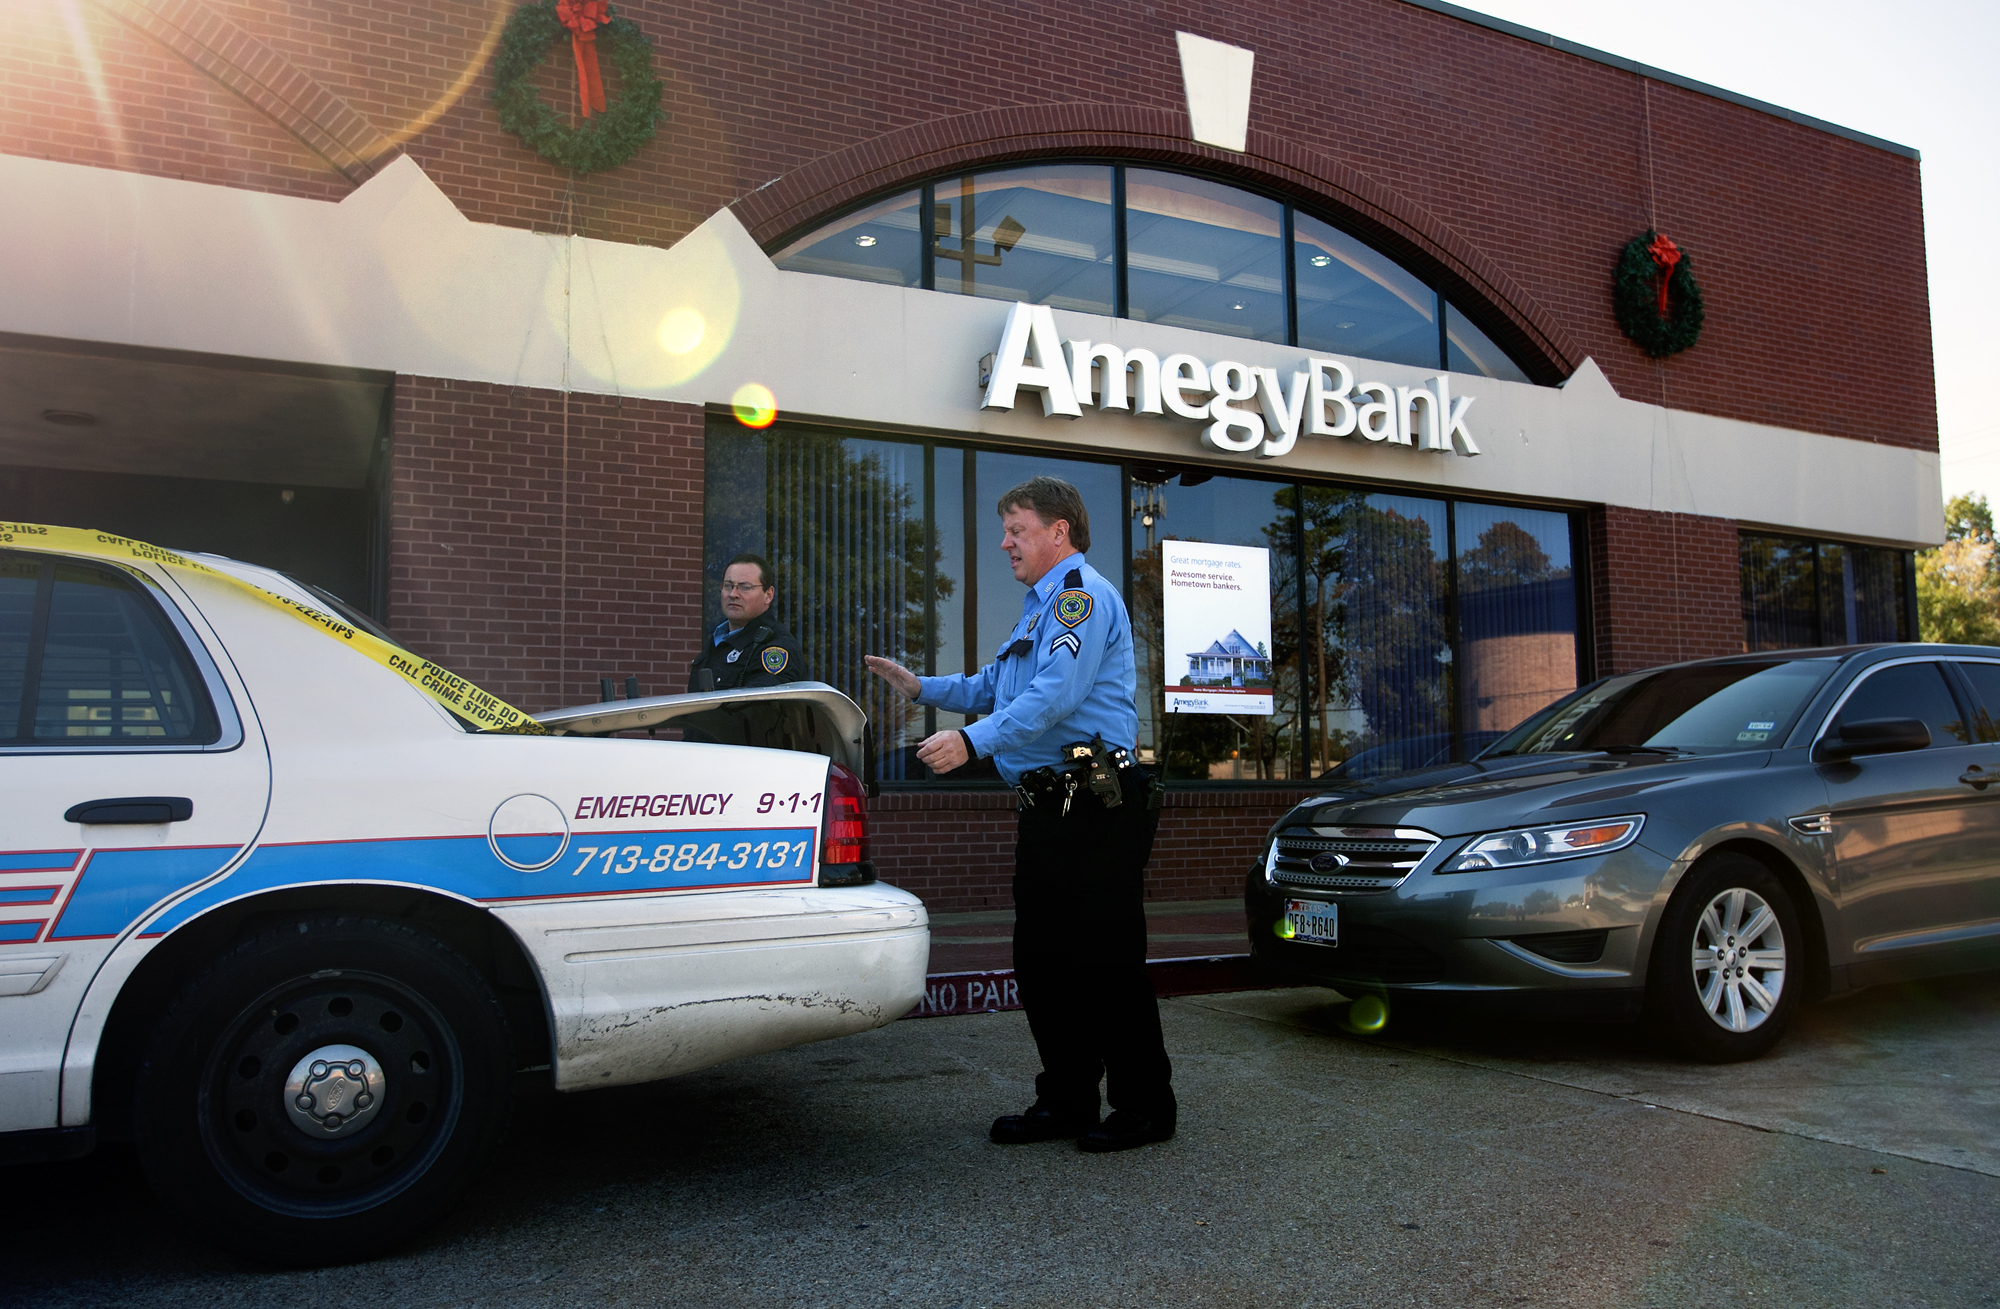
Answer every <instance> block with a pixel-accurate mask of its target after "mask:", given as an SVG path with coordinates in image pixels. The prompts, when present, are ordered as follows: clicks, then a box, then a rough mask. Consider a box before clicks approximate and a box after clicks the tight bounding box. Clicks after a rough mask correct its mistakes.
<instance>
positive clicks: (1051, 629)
mask: <svg viewBox="0 0 2000 1309" xmlns="http://www.w3.org/2000/svg"><path fill="white" fill-rule="evenodd" d="M999 508H1000V526H1001V531H1002V533H1003V535H1002V538H1001V542H1000V548H1001V549H1003V550H1005V551H1006V552H1007V558H1008V560H1009V561H1010V563H1011V564H1012V566H1013V572H1014V577H1015V579H1016V580H1017V581H1021V582H1025V583H1027V585H1028V594H1027V596H1026V597H1025V598H1024V600H1023V601H1022V605H1021V621H1020V622H1018V623H1016V624H1015V625H1014V630H1013V632H1012V634H1011V635H1009V636H1008V638H1007V643H1006V644H1005V645H1004V646H1002V647H1001V649H1000V651H999V654H998V655H997V656H996V657H995V659H994V661H993V662H992V663H990V664H988V665H986V666H985V667H984V668H982V669H980V670H979V672H978V673H976V674H971V675H965V674H953V675H950V676H946V677H918V676H917V675H915V674H914V673H912V672H910V671H909V670H908V669H906V668H904V667H903V666H902V665H900V664H897V663H894V662H892V661H891V660H888V659H883V658H879V657H877V656H874V655H870V656H869V657H868V661H867V662H868V667H869V668H870V670H871V671H873V672H874V673H875V674H876V675H878V676H879V677H881V678H882V679H883V680H884V681H886V682H888V683H889V684H890V685H891V686H893V687H895V688H896V689H897V690H898V691H901V692H902V693H903V694H904V695H906V696H909V697H910V698H911V699H913V700H915V701H917V702H918V703H919V704H926V705H935V706H936V707H937V708H939V709H947V710H950V711H952V712H954V713H964V714H984V715H985V717H983V718H981V719H979V721H977V722H975V723H972V724H971V725H969V726H967V727H964V728H962V729H958V730H955V731H947V732H939V733H937V734H936V735H934V736H931V737H929V738H928V739H926V740H925V741H924V742H923V744H922V745H920V746H919V747H918V748H917V758H918V759H920V760H922V761H923V762H924V763H925V764H927V765H929V766H930V767H931V768H932V769H933V770H935V771H937V772H941V773H943V772H949V771H951V770H952V769H954V768H958V767H960V766H961V765H963V764H965V763H966V762H967V761H969V760H972V759H976V758H983V757H986V756H991V757H992V759H993V763H994V765H995V766H996V767H997V768H998V769H999V771H1000V775H1001V777H1003V778H1005V779H1006V780H1007V782H1008V783H1009V784H1010V785H1012V786H1013V787H1014V788H1015V790H1016V792H1017V793H1018V794H1019V796H1020V806H1021V807H1020V816H1019V820H1018V827H1017V835H1016V838H1015V844H1014V916H1015V921H1014V975H1015V979H1016V981H1018V982H1019V984H1020V988H1021V1005H1022V1007H1023V1008H1024V1009H1026V1010H1027V1014H1028V1028H1029V1030H1030V1031H1031V1032H1032V1033H1033V1034H1034V1038H1035V1046H1036V1049H1037V1051H1038V1052H1039V1053H1040V1055H1041V1059H1042V1072H1041V1074H1040V1075H1039V1076H1038V1077H1036V1078H1035V1103H1034V1104H1033V1106H1031V1107H1030V1108H1029V1109H1028V1110H1027V1111H1026V1112H1024V1113H1019V1114H1009V1115H1007V1116H1006V1117H1004V1118H1000V1119H997V1120H996V1121H995V1122H994V1124H993V1130H992V1138H993V1140H994V1141H996V1142H998V1143H1000V1144H1002V1145H1016V1144H1025V1143H1027V1142H1030V1141H1048V1140H1055V1139H1057V1138H1062V1137H1068V1138H1074V1139H1075V1140H1076V1142H1077V1144H1078V1145H1079V1146H1080V1147H1081V1148H1083V1149H1085V1150H1090V1151H1106V1150H1125V1149H1129V1148H1131V1147H1133V1146H1137V1145H1144V1144H1146V1143H1148V1142H1150V1141H1164V1140H1166V1139H1167V1138H1168V1137H1170V1136H1172V1135H1173V1134H1174V1122H1175V1104H1174V1093H1173V1088H1172V1086H1171V1085H1170V1081H1171V1077H1172V1068H1171V1065H1170V1064H1169V1063H1168V1060H1167V1052H1166V1045H1165V1042H1164V1041H1163V1040H1162V1038H1161V1035H1160V1011H1159V1003H1158V1001H1157V1000H1156V999H1155V998H1154V995H1153V984H1152V979H1151V978H1150V977H1149V976H1148V974H1147V972H1146V913H1145V904H1144V882H1145V873H1146V860H1147V859H1148V857H1150V855H1151V854H1152V850H1153V833H1154V831H1155V829H1156V828H1157V827H1158V826H1159V819H1160V812H1159V793H1158V789H1157V787H1156V786H1155V784H1154V783H1153V782H1152V781H1151V779H1150V778H1148V777H1147V775H1146V773H1145V772H1144V771H1143V770H1142V769H1141V768H1140V767H1139V765H1138V761H1137V760H1136V759H1134V758H1133V757H1132V755H1131V750H1132V748H1133V747H1134V746H1135V745H1136V744H1137V741H1138V734H1139V717H1138V712H1137V709H1136V707H1135V701H1134V695H1135V693H1136V691H1137V686H1136V683H1135V680H1134V667H1133V658H1132V623H1131V620H1130V618H1129V617H1128V616H1127V615H1126V612H1125V601H1124V599H1123V597H1121V596H1120V595H1119V593H1118V588H1116V587H1115V586H1113V585H1112V584H1111V583H1110V582H1108V581H1106V580H1105V579H1104V577H1103V576H1102V575H1101V574H1100V573H1098V571H1097V570H1096V569H1094V568H1092V567H1091V566H1090V565H1089V564H1088V563H1086V562H1084V558H1083V552H1084V551H1085V550H1087V549H1089V548H1090V515H1089V512H1088V511H1087V510H1086V509H1085V508H1084V504H1083V497H1082V496H1081V495H1079V494H1078V493H1077V489H1076V488H1075V487H1073V486H1071V485H1070V484H1069V483H1068V482H1064V481H1061V480H1058V479H1057V478H1053V477H1036V478H1031V479H1030V480H1028V481H1026V482H1023V483H1022V484H1021V485H1019V486H1017V487H1015V488H1014V489H1013V490H1011V491H1009V492H1007V494H1005V495H1003V496H1001V497H1000V505H999ZM1100 1081H1104V1082H1105V1084H1106V1090H1105V1093H1106V1098H1107V1099H1108V1100H1109V1101H1110V1104H1111V1113H1110V1115H1109V1116H1108V1117H1106V1118H1105V1119H1104V1120H1103V1122H1101V1123H1100V1122H1099V1121H1098V1083H1099V1082H1100Z"/></svg>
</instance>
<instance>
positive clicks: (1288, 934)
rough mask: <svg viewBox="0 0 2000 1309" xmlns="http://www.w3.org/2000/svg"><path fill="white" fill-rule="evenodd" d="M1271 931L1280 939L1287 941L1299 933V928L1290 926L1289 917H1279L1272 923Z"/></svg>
mask: <svg viewBox="0 0 2000 1309" xmlns="http://www.w3.org/2000/svg"><path fill="white" fill-rule="evenodd" d="M1271 931H1272V932H1273V933H1274V934H1276V936H1277V938H1278V939H1279V940H1280V941H1289V940H1291V939H1292V938H1293V937H1295V936H1297V935H1298V934H1299V929H1298V928H1296V927H1293V926H1292V920H1291V919H1289V918H1280V919H1278V921H1277V922H1275V923H1272V924H1271Z"/></svg>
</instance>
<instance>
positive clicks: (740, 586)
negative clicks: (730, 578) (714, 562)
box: [722, 582, 764, 595]
mask: <svg viewBox="0 0 2000 1309" xmlns="http://www.w3.org/2000/svg"><path fill="white" fill-rule="evenodd" d="M763 589H764V588H763V587H762V586H761V585H759V584H758V583H756V582H724V583H723V584H722V593H723V594H724V595H748V594H750V593H751V592H752V591H761V590H763Z"/></svg>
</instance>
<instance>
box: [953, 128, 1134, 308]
mask: <svg viewBox="0 0 2000 1309" xmlns="http://www.w3.org/2000/svg"><path fill="white" fill-rule="evenodd" d="M932 224H933V227H934V229H935V232H936V240H935V241H934V242H933V253H932V258H933V259H934V260H935V261H936V274H935V275H936V286H937V289H938V290H940V291H955V292H958V293H959V294H962V295H977V296H984V297H986V298H988V299H993V300H1025V301H1027V302H1029V303H1030V304H1045V305H1054V306H1055V307H1056V308H1058V309H1073V310H1075V311H1077V312H1079V313H1087V314H1106V315H1108V314H1110V313H1111V312H1112V311H1113V309H1114V307H1115V306H1114V302H1113V296H1114V293H1115V282H1116V271H1115V268H1114V266H1113V256H1114V255H1115V254H1116V248H1115V233H1116V228H1115V223H1114V219H1113V214H1112V208H1111V170H1110V169H1109V168H1106V167H1094V166H1086V165H1054V166H1037V167H1034V168H1014V169H1009V170H1007V171H1006V172H1003V173H982V174H979V175H976V176H972V177H961V178H954V179H951V180H949V181H942V182H939V183H937V190H936V195H935V199H934V200H933V209H932Z"/></svg>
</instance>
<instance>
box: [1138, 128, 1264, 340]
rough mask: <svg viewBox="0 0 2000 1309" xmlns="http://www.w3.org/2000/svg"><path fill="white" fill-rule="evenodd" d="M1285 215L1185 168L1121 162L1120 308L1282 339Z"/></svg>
mask: <svg viewBox="0 0 2000 1309" xmlns="http://www.w3.org/2000/svg"><path fill="white" fill-rule="evenodd" d="M1284 222H1285V208H1284V206H1283V205H1281V204H1279V203H1278V202H1277V201H1275V200H1267V199H1265V198H1264V197H1263V196H1260V195H1252V194H1251V193H1250V192H1248V191H1243V190H1239V189H1237V188H1236V187H1233V186H1224V185H1222V184H1221V183H1220V182H1210V181H1207V180H1206V179H1203V178H1199V177H1189V176H1187V175H1186V174H1185V173H1159V172H1153V171H1151V170H1149V169H1140V168H1133V169H1128V170H1127V171H1126V174H1125V241H1126V247H1125V264H1126V274H1125V277H1126V288H1127V295H1128V296H1129V301H1128V310H1127V313H1128V316H1129V317H1132V318H1136V319H1139V320H1140V321H1141V322H1147V323H1165V324H1167V325H1168V326H1171V327H1191V328H1194V329H1195V330H1196V331H1200V332H1220V333H1222V334H1223V335H1225V336H1247V337H1249V338H1250V339H1252V340H1255V341H1283V340H1284V339H1285V247H1284V240H1283V233H1284Z"/></svg>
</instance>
